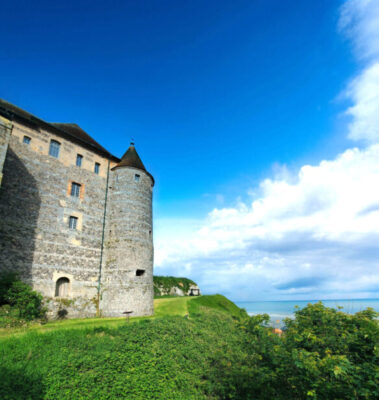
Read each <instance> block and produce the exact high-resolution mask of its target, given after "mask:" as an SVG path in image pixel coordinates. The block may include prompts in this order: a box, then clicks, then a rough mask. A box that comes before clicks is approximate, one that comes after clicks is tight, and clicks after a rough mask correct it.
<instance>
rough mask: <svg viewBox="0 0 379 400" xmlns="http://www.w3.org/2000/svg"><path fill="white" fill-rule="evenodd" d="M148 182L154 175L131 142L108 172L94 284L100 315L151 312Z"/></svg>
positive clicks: (151, 251) (149, 198) (149, 192)
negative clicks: (100, 259)
mask: <svg viewBox="0 0 379 400" xmlns="http://www.w3.org/2000/svg"><path fill="white" fill-rule="evenodd" d="M153 186H154V178H153V177H152V175H151V174H150V173H149V172H147V170H146V168H145V166H144V165H143V163H142V161H141V159H140V157H139V156H138V154H137V151H136V149H135V147H134V143H131V144H130V147H129V149H128V150H127V151H126V153H125V154H124V155H123V157H122V159H121V161H120V162H119V163H118V164H117V165H116V166H115V167H113V168H112V170H111V171H110V176H109V195H108V207H107V216H106V221H105V223H106V237H105V241H104V244H105V245H104V264H103V273H102V278H101V286H100V311H101V313H102V315H103V316H122V313H124V312H126V311H132V314H131V315H132V316H136V315H152V314H153V311H154V310H153V299H154V290H153V257H154V254H153V253H154V251H153V221H152V194H153Z"/></svg>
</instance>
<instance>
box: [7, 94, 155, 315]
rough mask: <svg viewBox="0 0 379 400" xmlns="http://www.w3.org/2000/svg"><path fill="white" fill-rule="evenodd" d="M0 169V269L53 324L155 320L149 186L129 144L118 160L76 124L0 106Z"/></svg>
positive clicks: (151, 182) (144, 172)
mask: <svg viewBox="0 0 379 400" xmlns="http://www.w3.org/2000/svg"><path fill="white" fill-rule="evenodd" d="M25 138H26V139H25ZM52 142H56V143H59V155H58V157H55V156H53V155H50V152H51V151H50V150H51V146H52ZM78 155H80V156H81V165H80V166H77V163H78V161H77V157H78ZM4 158H5V161H4V165H3V167H2V160H4ZM95 164H96V165H97V167H95ZM95 168H98V171H96V172H97V173H96V172H95ZM1 170H2V172H3V179H2V182H1V187H0V270H2V271H9V270H11V271H16V272H17V273H18V274H19V275H20V277H21V278H22V279H23V280H24V281H26V282H27V283H29V284H31V285H32V286H33V288H34V289H35V290H38V291H40V292H41V293H42V294H43V295H44V296H45V297H46V299H47V300H48V308H49V316H50V317H52V318H54V317H57V316H67V317H71V318H72V317H88V316H95V315H103V316H122V315H123V314H122V313H123V312H124V311H133V313H132V315H151V314H152V313H153V239H152V237H153V235H152V230H153V228H152V189H153V185H154V180H153V178H152V176H151V175H150V174H149V173H148V172H147V171H146V169H145V167H144V166H143V164H142V162H141V160H140V159H139V157H138V154H137V152H136V151H135V148H134V145H132V146H131V147H130V148H129V150H128V151H127V152H126V153H125V155H124V157H123V158H122V159H121V160H120V159H118V158H116V157H114V156H112V155H111V154H110V153H108V152H107V151H106V150H105V149H104V148H102V147H101V146H100V145H99V144H98V143H96V142H95V141H94V140H93V139H92V138H91V137H90V136H88V135H87V134H86V133H85V132H84V131H82V130H81V129H80V128H79V127H78V126H77V125H73V124H49V123H46V122H45V121H42V120H40V119H38V118H36V117H34V116H32V115H31V114H29V113H27V112H25V111H24V110H21V109H19V108H17V107H15V106H13V105H11V104H9V103H7V102H5V101H2V100H1V101H0V173H1ZM79 185H80V186H79ZM75 186H77V187H79V188H80V189H78V192H77V193H76V194H77V195H73V191H74V192H75V190H74V189H75ZM73 221H74V222H73Z"/></svg>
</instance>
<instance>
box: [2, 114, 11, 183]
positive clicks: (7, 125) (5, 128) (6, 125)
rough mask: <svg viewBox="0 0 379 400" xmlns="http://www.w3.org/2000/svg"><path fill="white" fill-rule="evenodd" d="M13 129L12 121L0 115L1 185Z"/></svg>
mask: <svg viewBox="0 0 379 400" xmlns="http://www.w3.org/2000/svg"><path fill="white" fill-rule="evenodd" d="M11 131H12V124H11V122H10V121H8V120H7V119H5V118H3V117H1V116H0V186H1V181H2V178H3V166H4V161H5V156H6V154H7V150H8V142H9V137H10V134H11Z"/></svg>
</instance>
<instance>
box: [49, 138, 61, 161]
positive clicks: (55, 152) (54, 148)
mask: <svg viewBox="0 0 379 400" xmlns="http://www.w3.org/2000/svg"><path fill="white" fill-rule="evenodd" d="M60 147H61V144H60V143H59V142H57V141H56V140H51V142H50V148H49V155H51V156H53V157H55V158H58V157H59V148H60Z"/></svg>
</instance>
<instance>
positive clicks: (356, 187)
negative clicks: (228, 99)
mask: <svg viewBox="0 0 379 400" xmlns="http://www.w3.org/2000/svg"><path fill="white" fill-rule="evenodd" d="M378 160H379V145H372V146H370V147H368V148H366V149H364V150H359V149H349V150H347V151H345V152H344V153H343V154H341V155H339V156H338V157H337V158H336V159H335V160H333V161H322V162H321V163H320V164H319V165H317V166H309V165H307V166H304V167H302V168H301V169H300V171H299V173H298V175H297V177H291V178H289V179H288V180H287V179H277V180H270V179H267V180H265V181H263V182H262V183H261V185H260V192H261V195H260V197H259V198H257V199H256V200H254V201H253V202H252V203H251V204H244V203H240V204H239V205H238V207H234V208H223V209H215V210H213V211H212V212H211V213H210V214H209V215H208V218H207V220H206V221H204V222H203V226H202V227H201V229H199V230H197V231H196V232H192V233H191V234H189V235H188V236H187V237H183V236H181V237H180V239H179V240H175V235H173V236H172V237H171V238H170V239H171V240H170V242H169V245H167V244H168V242H167V238H166V239H165V246H161V245H160V244H159V243H157V253H158V254H157V255H158V263H157V268H156V272H157V273H159V272H161V273H174V274H178V273H179V274H180V273H185V272H186V273H190V274H191V276H192V277H194V278H195V279H197V280H198V281H199V283H200V284H201V286H202V287H203V288H204V289H205V290H206V291H208V292H214V291H222V292H223V293H227V294H229V295H231V296H232V297H234V298H251V297H255V296H257V297H258V298H262V297H265V298H275V297H276V298H278V297H283V296H286V295H292V296H294V295H300V297H304V296H307V297H309V296H316V295H318V296H320V295H321V296H323V297H328V296H329V294H330V293H337V292H338V293H339V295H340V296H342V295H344V296H345V297H346V296H353V297H361V296H365V295H368V294H369V295H370V296H373V293H372V292H373V290H374V289H376V290H377V289H378V288H379V275H378V274H375V273H376V272H375V271H376V269H377V268H378V261H377V260H378V256H379V250H378V240H379V185H378V184H377V182H379V162H378ZM294 180H295V181H296V182H295V183H292V181H294ZM166 222H167V221H166ZM172 231H173V232H175V227H174V226H173V227H172ZM189 265H190V267H189ZM357 277H358V278H357ZM346 289H348V293H346Z"/></svg>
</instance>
